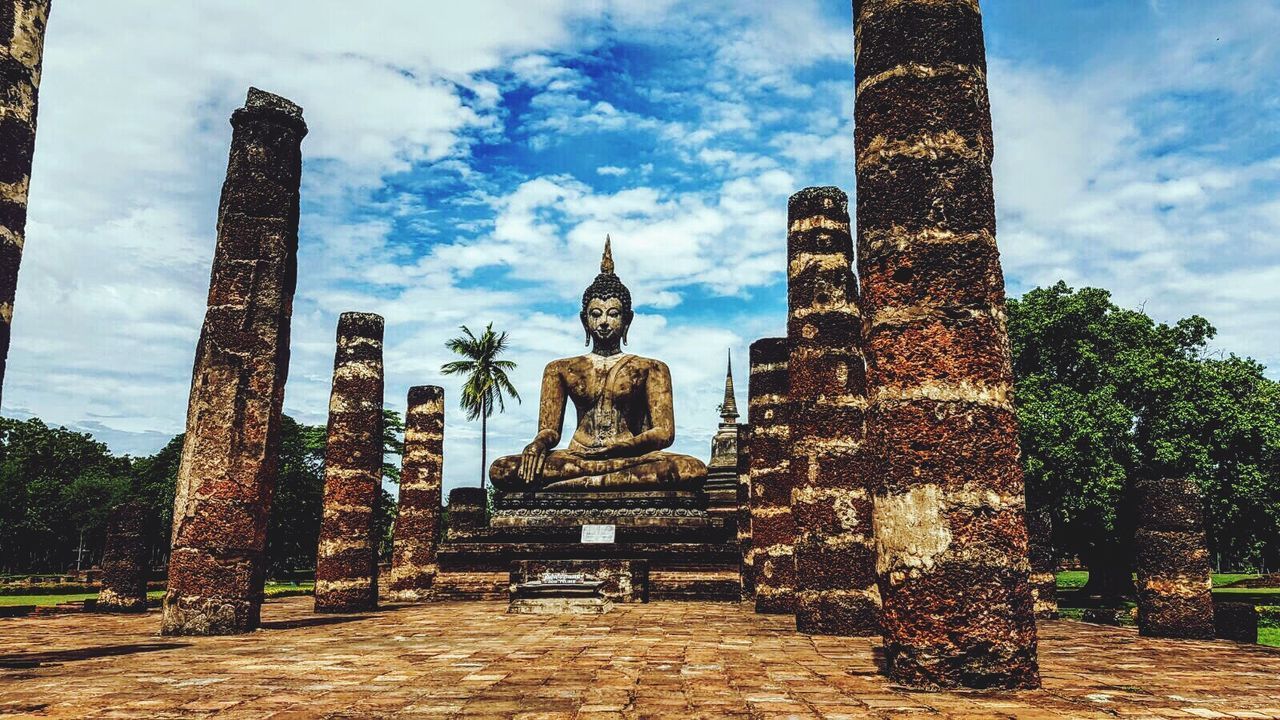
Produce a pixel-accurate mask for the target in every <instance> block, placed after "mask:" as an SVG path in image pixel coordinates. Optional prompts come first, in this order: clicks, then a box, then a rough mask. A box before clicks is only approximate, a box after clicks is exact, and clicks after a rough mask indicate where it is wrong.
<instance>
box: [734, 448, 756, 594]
mask: <svg viewBox="0 0 1280 720" xmlns="http://www.w3.org/2000/svg"><path fill="white" fill-rule="evenodd" d="M738 550H739V552H741V553H742V565H741V573H742V599H743V600H746V599H748V598H750V599H752V600H754V599H755V596H756V581H755V573H754V572H753V567H752V566H753V563H754V562H755V556H756V551H755V549H754V548H753V547H752V545H751V424H750V423H742V424H741V425H739V426H738Z"/></svg>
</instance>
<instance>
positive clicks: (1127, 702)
mask: <svg viewBox="0 0 1280 720" xmlns="http://www.w3.org/2000/svg"><path fill="white" fill-rule="evenodd" d="M310 608H311V599H310V598H289V599H285V600H278V601H273V602H270V603H268V604H267V605H266V607H265V608H264V609H263V617H264V620H265V622H264V625H265V627H264V629H263V630H261V631H259V632H256V633H253V634H250V635H245V636H239V637H221V638H164V637H160V636H159V635H157V634H156V633H157V629H158V626H159V617H158V615H157V613H156V612H154V611H153V612H151V613H149V614H147V615H145V616H105V615H61V616H52V617H41V618H20V619H5V620H0V715H6V716H7V715H27V716H32V717H63V718H88V717H92V718H109V717H145V718H178V717H181V718H188V717H205V716H217V717H219V718H264V717H270V718H274V719H275V720H291V719H294V718H297V719H302V718H323V717H328V718H376V717H397V718H402V717H403V718H416V717H434V718H440V717H518V718H530V719H532V718H644V717H676V718H685V719H691V718H722V717H741V718H747V717H753V718H755V717H761V718H763V717H802V718H813V717H825V718H885V717H900V716H903V715H917V714H919V715H931V716H933V717H939V718H1002V717H1019V718H1095V717H1097V718H1102V717H1107V718H1113V717H1117V716H1119V717H1126V718H1129V717H1147V718H1170V717H1209V718H1213V717H1238V718H1261V717H1280V653H1277V652H1275V651H1272V650H1268V649H1265V648H1257V647H1251V646H1241V645H1236V644H1234V643H1229V642H1190V641H1171V640H1147V639H1141V638H1138V637H1137V635H1136V634H1135V633H1134V632H1133V631H1131V630H1127V629H1119V628H1104V627H1100V626H1093V625H1085V624H1083V623H1076V622H1070V621H1056V622H1050V623H1045V624H1043V625H1042V626H1041V652H1040V659H1041V667H1042V668H1043V672H1044V689H1043V690H1039V691H1034V692H1020V693H1008V694H999V693H974V692H956V693H919V692H906V691H903V690H901V689H898V688H894V687H892V686H890V685H889V684H888V683H887V682H886V681H885V679H884V678H883V677H882V676H880V675H879V674H877V670H876V664H875V657H876V648H877V646H878V645H879V641H878V640H871V639H848V638H846V639H836V638H824V637H807V636H804V635H797V634H796V633H795V632H793V631H792V629H791V625H790V622H789V621H788V618H783V617H770V616H761V615H755V614H753V613H751V612H750V611H749V610H748V609H747V608H746V607H745V606H738V605H730V604H717V603H673V602H664V603H652V604H649V605H620V606H616V607H615V609H614V611H613V612H611V613H609V614H607V615H603V616H545V615H507V614H505V613H504V609H505V606H504V604H502V603H498V602H471V603H467V602H448V603H437V604H427V605H416V606H399V607H392V608H388V609H385V610H383V611H381V612H378V613H372V614H365V615H355V616H316V615H312V614H311V612H310Z"/></svg>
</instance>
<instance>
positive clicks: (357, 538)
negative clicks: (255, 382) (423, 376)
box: [315, 312, 383, 612]
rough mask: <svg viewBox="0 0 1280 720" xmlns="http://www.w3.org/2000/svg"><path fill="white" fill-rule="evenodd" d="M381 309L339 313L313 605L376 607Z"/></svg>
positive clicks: (338, 609) (332, 608)
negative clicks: (314, 602) (379, 312)
mask: <svg viewBox="0 0 1280 720" xmlns="http://www.w3.org/2000/svg"><path fill="white" fill-rule="evenodd" d="M382 326H383V323H382V316H381V315H374V314H372V313H359V312H346V313H342V315H341V316H340V317H339V318H338V339H337V345H338V347H337V351H336V352H335V353H334V358H333V387H332V389H331V390H330V393H329V430H328V441H327V442H326V443H325V448H324V511H323V514H322V515H321V518H320V542H319V546H318V548H317V549H316V597H315V600H316V605H315V607H316V612H360V611H362V610H372V609H374V608H376V607H377V606H378V536H377V531H376V530H375V527H374V517H375V516H376V515H377V512H378V505H379V502H380V501H381V499H382Z"/></svg>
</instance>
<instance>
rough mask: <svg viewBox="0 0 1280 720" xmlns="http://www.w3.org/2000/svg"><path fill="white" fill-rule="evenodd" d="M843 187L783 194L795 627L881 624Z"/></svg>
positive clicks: (838, 631)
mask: <svg viewBox="0 0 1280 720" xmlns="http://www.w3.org/2000/svg"><path fill="white" fill-rule="evenodd" d="M848 202H849V200H848V197H846V196H845V194H844V192H842V191H841V190H840V189H839V188H834V187H813V188H805V189H804V190H801V191H800V192H798V193H796V194H795V195H792V196H791V200H790V202H789V203H788V204H787V223H788V226H787V298H788V303H787V304H788V313H787V343H788V345H789V347H790V350H791V353H790V361H789V363H788V365H787V375H788V385H789V388H790V390H789V392H788V396H789V397H790V417H791V465H790V473H791V514H792V517H794V518H795V527H796V542H795V562H796V580H795V588H796V599H795V613H796V629H797V630H799V631H800V632H805V633H816V634H824V635H877V634H879V633H880V623H879V618H878V615H879V613H880V591H879V589H878V588H877V587H876V558H875V539H874V536H873V534H872V531H871V507H872V494H871V489H870V481H871V475H872V472H871V469H870V468H869V466H868V454H867V450H866V447H865V444H864V442H863V440H864V428H863V414H864V413H865V411H866V407H867V394H866V393H867V377H866V367H865V364H864V362H863V359H862V316H861V314H860V313H859V312H858V284H857V280H856V279H855V278H854V276H853V239H852V237H851V236H850V234H849V210H848Z"/></svg>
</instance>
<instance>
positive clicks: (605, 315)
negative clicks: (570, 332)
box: [586, 298, 626, 341]
mask: <svg viewBox="0 0 1280 720" xmlns="http://www.w3.org/2000/svg"><path fill="white" fill-rule="evenodd" d="M586 323H587V332H589V333H591V336H592V337H594V338H596V339H597V340H601V341H606V340H611V339H614V338H617V337H620V336H621V335H622V333H623V331H624V330H626V316H625V315H624V314H623V312H622V301H621V300H619V299H618V298H609V299H608V300H601V299H599V298H591V302H589V303H588V304H587V310H586Z"/></svg>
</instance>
